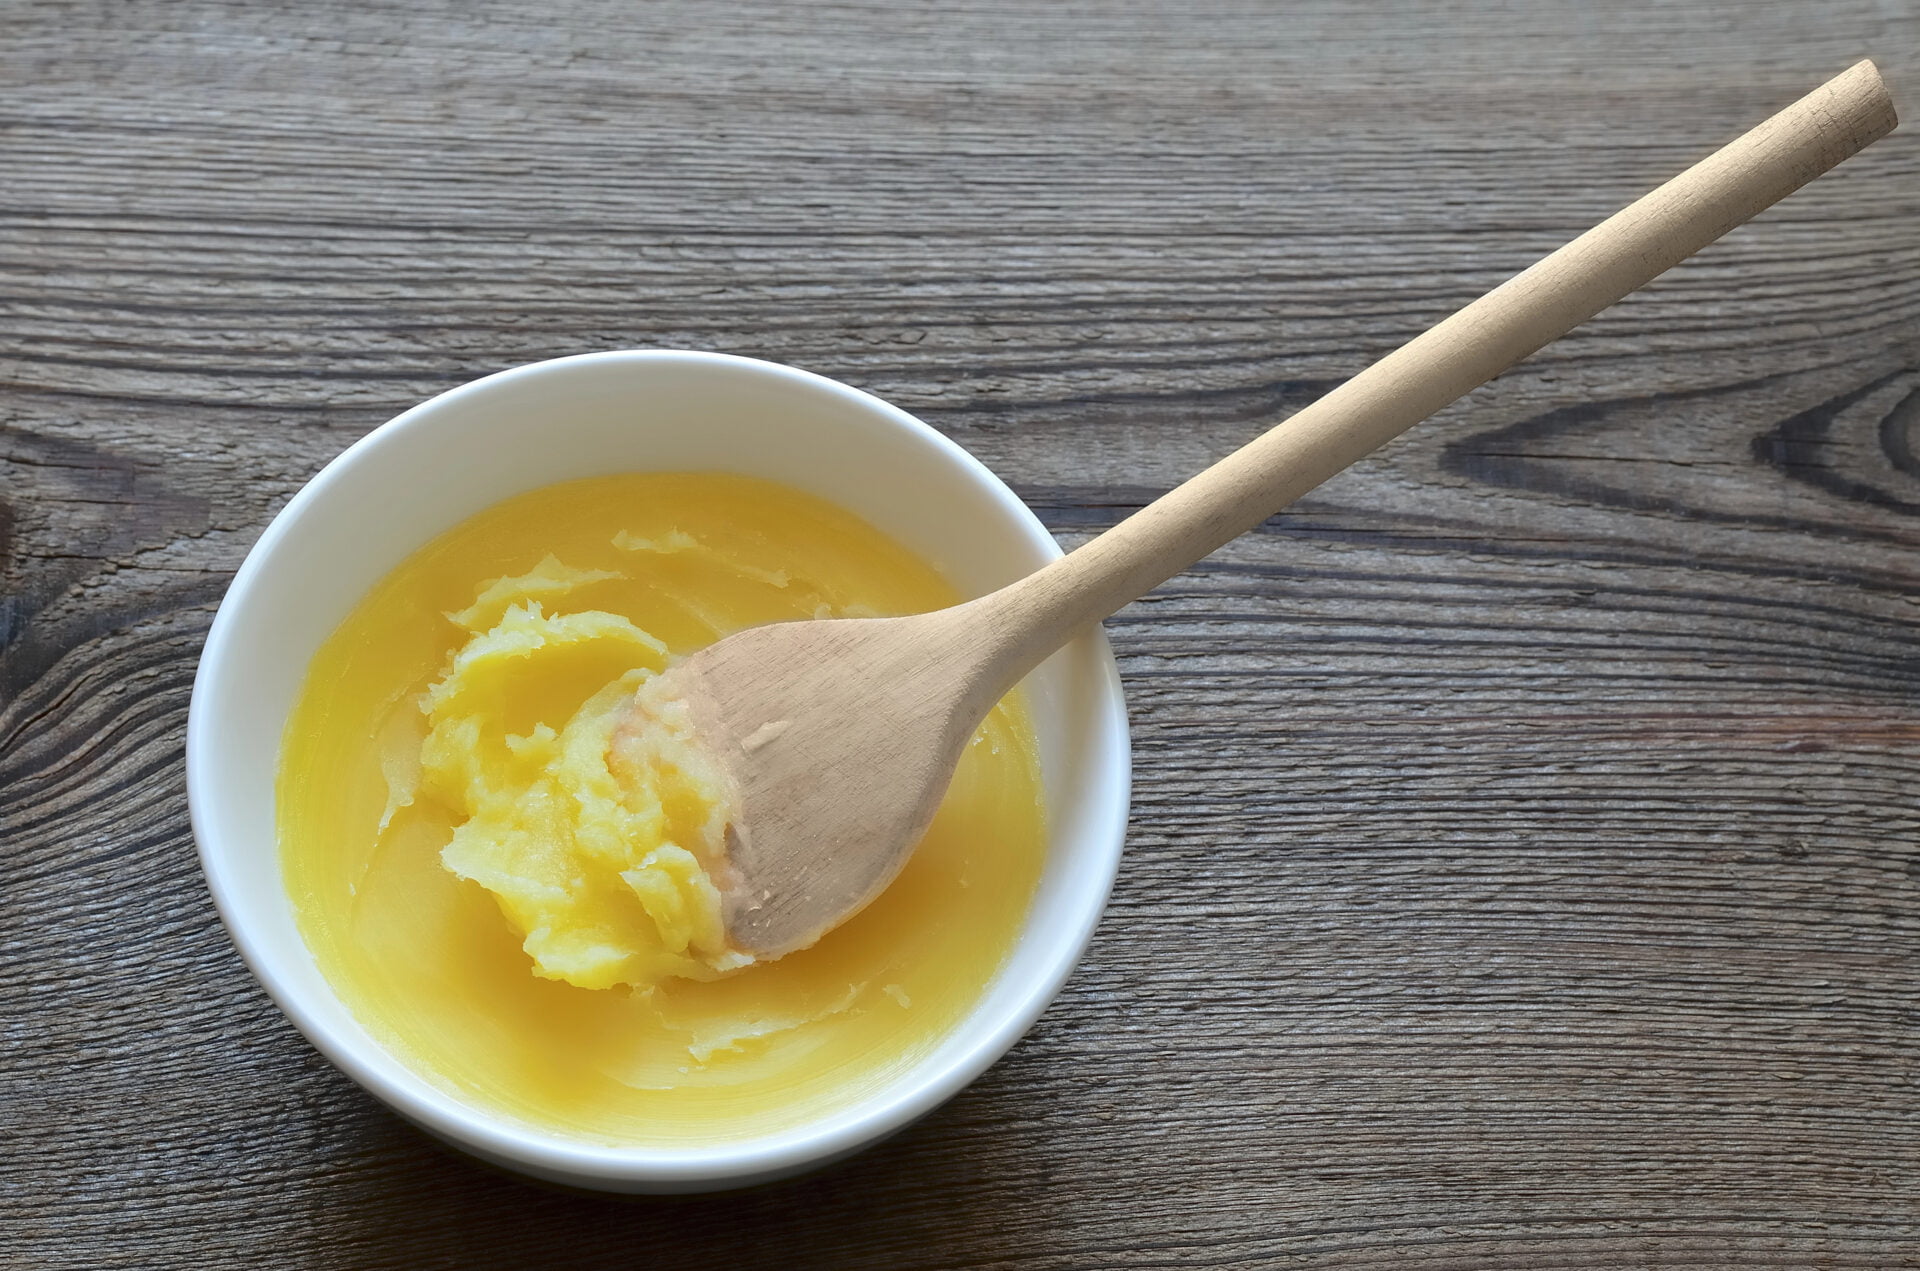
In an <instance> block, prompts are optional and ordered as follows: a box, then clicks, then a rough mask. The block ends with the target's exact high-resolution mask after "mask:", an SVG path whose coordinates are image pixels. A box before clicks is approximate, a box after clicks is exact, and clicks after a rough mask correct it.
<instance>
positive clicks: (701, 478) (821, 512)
mask: <svg viewBox="0 0 1920 1271" xmlns="http://www.w3.org/2000/svg"><path fill="white" fill-rule="evenodd" d="M955 599H957V597H956V596H955V594H954V593H953V591H952V590H951V588H949V587H948V586H947V585H946V584H945V583H944V582H943V581H942V580H941V579H940V578H939V576H938V575H937V574H936V573H935V572H934V571H933V570H932V569H931V568H930V567H929V566H928V565H926V564H925V563H924V562H922V561H920V560H918V559H917V558H915V557H914V556H912V555H911V554H910V553H908V552H907V551H906V550H904V549H903V548H901V547H900V546H899V545H897V544H895V543H893V542H892V541H890V540H889V539H887V538H886V537H885V536H884V535H882V534H881V533H879V532H878V531H877V530H875V529H874V528H873V527H871V526H869V525H867V524H865V523H864V522H862V521H860V520H859V519H857V518H855V517H853V516H851V515H850V514H848V513H846V512H844V511H842V510H840V509H838V508H835V507H832V506H831V505H828V504H826V503H823V502H821V501H820V500H818V499H815V498H812V497H810V496H807V495H804V494H801V493H800V492H798V491H795V490H791V489H788V488H786V487H783V486H779V485H775V484H771V483H767V482H761V481H752V480H748V479H746V478H741V477H733V476H724V475H718V474H637V475H627V476H619V477H606V478H597V479H594V480H589V481H579V482H571V483H568V484H565V485H560V486H553V487H549V488H547V489H543V490H537V491H534V492H532V493H530V494H526V495H523V496H520V497H518V498H515V499H512V500H510V501H508V502H506V503H503V504H501V505H499V506H497V507H494V508H492V509H490V510H488V511H486V512H483V513H482V514H480V515H479V516H477V517H474V518H473V519H472V520H469V521H467V522H466V523H464V524H462V525H460V526H458V527H457V528H455V529H453V530H451V531H449V532H448V533H447V534H445V535H443V536H441V537H440V538H438V539H436V540H435V541H434V542H433V543H431V544H429V545H428V546H427V547H425V548H423V549H422V550H421V551H419V552H418V553H416V554H415V555H414V556H412V557H411V558H409V559H408V560H407V561H406V562H404V563H403V564H402V565H401V566H400V567H399V568H398V569H396V570H394V571H393V573H391V574H390V575H388V576H387V577H386V578H385V579H383V580H382V581H381V582H380V583H379V584H378V585H377V586H376V587H375V588H374V589H373V591H372V592H371V593H369V595H368V596H367V597H366V598H365V599H364V600H363V601H362V602H361V603H360V605H359V606H358V607H357V608H356V609H355V610H354V612H353V613H352V614H351V615H350V616H349V617H348V618H347V620H346V621H345V622H344V623H342V624H341V626H340V628H339V629H338V630H337V631H335V632H334V633H333V635H332V636H331V637H330V638H329V639H328V640H327V641H326V643H325V644H324V645H323V646H322V647H321V649H320V651H319V653H318V654H316V655H315V657H314V660H313V664H312V666H311V668H310V670H309V672H308V677H307V682H306V685H305V688H304V689H303V691H302V694H301V697H300V700H299V702H298V703H297V704H296V706H295V709H294V711H293V714H292V716H291V717H290V719H289V721H288V726H287V734H286V739H285V743H284V745H283V747H282V755H281V766H280V778H279V786H278V802H277V818H278V827H279V836H280V851H281V859H282V864H283V867H284V870H285V874H286V879H287V886H288V889H289V892H290V894H291V896H292V899H293V902H294V908H295V911H296V914H297V916H298V920H299V923H300V928H301V932H302V935H303V936H304V937H305V939H306V941H307V944H308V945H309V947H310V948H311V949H312V951H313V954H314V957H315V959H316V960H317V962H318V963H319V966H320V968H321V970H322V972H323V973H324V974H325V975H326V976H327V978H328V980H329V981H330V982H331V983H332V984H333V986H334V988H335V990H336V991H337V992H338V993H339V994H340V996H341V998H342V1000H343V1001H345V1002H346V1004H347V1006H348V1007H349V1009H351V1010H352V1011H353V1012H354V1014H355V1015H356V1017H357V1018H358V1019H359V1020H360V1022H361V1023H362V1024H363V1025H364V1026H365V1027H366V1028H367V1029H368V1030H369V1031H370V1032H372V1033H373V1034H374V1035H375V1036H377V1037H379V1038H380V1039H381V1040H382V1041H383V1042H384V1043H385V1044H386V1045H387V1046H388V1047H389V1048H390V1049H391V1050H392V1051H393V1052H394V1053H395V1054H397V1055H398V1056H400V1057H401V1058H402V1060H403V1061H404V1062H407V1063H408V1064H409V1065H410V1066H412V1067H413V1068H414V1069H416V1070H417V1071H418V1072H420V1073H421V1074H422V1075H423V1076H425V1077H427V1078H428V1079H429V1080H432V1081H434V1082H435V1083H437V1084H439V1085H440V1086H442V1087H443V1088H445V1089H447V1090H449V1091H450V1092H452V1093H454V1094H456V1095H458V1096H460V1097H462V1098H464V1099H467V1100H469V1101H472V1102H475V1103H478V1104H481V1105H484V1106H486V1107H489V1108H491V1109H493V1110H496V1111H498V1112H501V1113H505V1114H506V1115H508V1116H511V1117H514V1118H517V1119H519V1120H521V1121H523V1122H525V1123H528V1124H530V1125H533V1126H536V1127H540V1128H545V1129H552V1130H558V1131H561V1132H563V1133H566V1134H568V1135H570V1136H573V1137H577V1138H581V1139H587V1140H592V1141H597V1142H605V1143H629V1144H655V1145H672V1144H682V1145H690V1144H695V1143H702V1142H715V1141H723V1140H727V1139H738V1138H742V1137H747V1136H751V1135H757V1134H762V1133H767V1132H771V1131H776V1130H779V1129H782V1128H785V1127H789V1126H792V1125H796V1124H799V1123H801V1122H804V1121H807V1120H810V1119H812V1118H814V1117H817V1116H819V1115H821V1114H823V1113H825V1112H829V1111H831V1110H833V1109H834V1108H837V1107H841V1106H844V1105H845V1104H847V1103H850V1102H852V1101H854V1100H856V1099H858V1098H859V1097H861V1095H863V1094H864V1093H867V1092H869V1091H872V1090H873V1089H875V1088H876V1087H878V1086H879V1085H881V1084H883V1083H884V1082H885V1081H887V1080H888V1078H889V1077H890V1076H891V1075H893V1074H895V1073H897V1072H899V1071H900V1070H901V1069H902V1068H903V1067H905V1066H907V1065H909V1064H911V1063H912V1062H914V1061H915V1060H916V1059H917V1058H919V1057H920V1056H922V1055H924V1054H925V1053H926V1052H927V1051H928V1050H929V1049H931V1048H932V1047H933V1046H935V1045H936V1044H937V1043H938V1042H939V1041H940V1039H941V1038H942V1037H943V1036H944V1035H945V1034H946V1033H947V1032H948V1030H949V1029H950V1028H951V1027H952V1026H953V1025H954V1024H955V1023H956V1022H957V1021H958V1020H959V1019H960V1018H961V1017H962V1016H963V1015H964V1014H965V1013H966V1012H967V1010H968V1009H969V1008H970V1007H971V1006H972V1005H973V1004H974V1003H975V1002H976V1001H977V1000H978V999H979V997H980V995H981V994H982V992H983V991H984V990H985V988H986V985H987V983H988V982H989V980H990V979H991V978H992V976H993V974H994V972H995V970H996V969H997V968H998V967H999V965H1000V963H1001V961H1002V960H1003V958H1004V957H1005V955H1006V953H1007V952H1008V951H1009V949H1010V948H1011V947H1012V943H1013V940H1014V938H1015V936H1016V934H1017V931H1018V929H1019V926H1020V923H1021V921H1022V919H1023V918H1024V916H1025V913H1026V910H1027V906H1028V903H1029V901H1030V900H1031V898H1032V895H1033V890H1034V886H1035V883H1036V881H1037V880H1038V877H1039V873H1040V869H1041V865H1042V859H1043V856H1044V851H1045V826H1044V818H1043V812H1042V807H1041V800H1040V793H1039V774H1038V764H1037V759H1036V755H1035V750H1034V744H1033V734H1032V728H1031V725H1030V723H1029V721H1028V719H1027V716H1026V713H1025V710H1024V708H1023V706H1022V705H1021V704H1020V702H1019V700H1018V698H1017V697H1015V698H1010V699H1008V700H1007V701H1005V702H1002V703H1001V704H1000V705H999V706H998V707H996V708H995V710H994V711H993V713H992V715H991V716H989V718H988V719H987V722H986V723H985V724H983V725H982V727H981V729H980V732H979V734H978V735H977V736H976V737H975V738H974V741H973V744H972V745H971V746H969V747H968V749H967V752H966V755H965V757H964V758H963V759H962V761H961V764H960V767H959V770H958V772H957V774H956V776H955V778H954V783H953V787H952V789H951V790H950V792H949V793H948V796H947V799H946V802H945V803H944V804H943V805H942V807H941V809H940V813H939V815H938V816H937V817H936V818H935V820H934V823H933V826H932V828H931V829H930V830H929V831H928V833H927V836H926V838H925V839H924V840H923V841H922V843H921V844H920V847H919V848H918V850H917V851H916V852H915V853H914V855H913V858H912V860H911V862H910V863H909V864H908V866H907V868H906V870H905V871H904V872H903V873H902V874H901V875H900V877H899V878H898V879H897V880H896V881H895V882H894V883H893V885H892V886H891V887H889V888H888V889H887V891H886V892H885V893H884V894H882V895H881V897H880V898H879V899H878V900H876V901H875V902H874V903H873V904H872V905H870V906H869V907H868V908H867V909H866V910H864V911H863V912H862V913H860V914H859V915H857V916H856V917H854V918H853V919H852V920H851V921H849V922H848V923H846V924H845V925H843V926H841V927H840V928H838V929H836V930H834V931H832V932H829V933H828V934H827V935H826V936H825V937H824V938H823V939H822V940H821V941H820V942H819V943H818V944H816V945H815V946H813V947H812V948H810V949H806V950H803V951H801V952H799V953H795V954H791V955H789V956H787V957H786V958H783V959H781V960H779V961H777V962H771V963H755V964H752V965H748V966H744V967H737V968H733V969H729V968H730V966H731V964H730V963H729V961H728V960H727V958H726V956H725V950H724V946H723V944H722V943H721V942H720V940H719V933H718V929H717V925H716V924H715V921H714V915H713V912H712V910H711V908H710V906H708V905H707V903H706V900H705V893H703V892H702V890H701V888H702V887H703V886H709V885H708V884H706V880H705V878H704V875H703V873H702V871H701V870H700V869H699V866H698V862H697V853H698V851H699V850H700V847H699V845H700V844H701V843H702V842H706V841H710V838H711V836H712V834H713V833H714V828H715V827H713V826H712V825H711V824H709V818H710V813H711V809H712V800H711V799H710V798H707V797H706V795H707V794H708V793H709V792H708V791H707V790H706V789H705V788H704V787H703V784H702V781H703V777H702V774H700V773H699V772H698V771H693V772H686V771H680V770H678V769H673V770H671V771H669V772H667V773H666V775H665V776H664V777H662V776H661V775H660V774H659V773H655V774H654V776H653V777H650V778H648V780H649V781H650V782H651V783H652V784H650V785H648V786H647V788H646V789H645V790H644V791H642V793H641V794H640V795H638V796H636V795H635V794H634V793H633V778H632V774H631V773H630V772H624V773H621V772H618V771H617V770H618V768H619V765H618V764H615V765H614V767H615V769H616V773H617V775H619V776H620V777H621V778H622V782H623V784H622V783H616V784H619V785H621V788H618V789H616V788H615V786H613V785H608V784H607V779H608V761H607V756H606V750H607V736H608V732H609V730H610V729H611V719H612V715H613V712H614V711H615V709H616V708H617V707H618V705H619V704H620V703H621V702H623V701H624V700H626V699H627V698H628V697H630V696H631V695H632V693H633V691H634V688H635V687H636V686H637V685H638V684H640V683H642V682H644V681H645V679H646V677H647V676H648V675H649V674H651V673H652V672H655V671H657V670H659V669H660V668H662V667H664V666H665V665H667V663H668V661H669V660H670V659H672V658H675V657H679V656H683V655H685V654H686V653H689V652H691V651H692V650H694V649H697V648H699V647H701V646H703V645H705V644H708V643H711V642H712V641H714V640H716V639H718V638H720V637H721V636H724V635H726V634H728V633H730V632H732V631H736V630H739V629H740V628H743V627H747V626H752V625H756V624H758V623H763V622H771V621H777V620H781V619H789V618H807V617H817V616H829V615H839V616H860V615H870V614H887V613H910V612H916V611H920V610H925V609H931V608H936V607H939V606H941V605H945V604H950V603H952V602H953V601H954V600H955ZM555 818H558V820H556V819H555ZM556 826H559V827H560V828H559V829H558V830H556V829H555V827H556ZM556 834H558V836H559V838H560V839H561V840H564V842H565V843H566V844H567V845H569V846H570V847H571V849H572V850H571V852H557V851H555V850H554V849H553V848H552V844H553V843H554V842H555V841H556V839H555V835H556ZM443 857H444V858H445V859H444V860H443Z"/></svg>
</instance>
